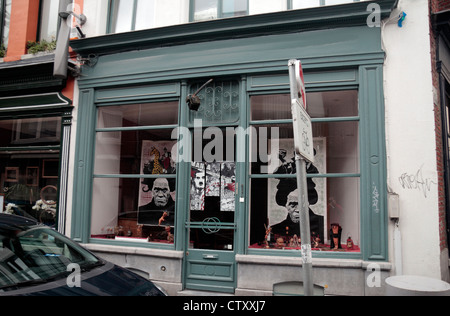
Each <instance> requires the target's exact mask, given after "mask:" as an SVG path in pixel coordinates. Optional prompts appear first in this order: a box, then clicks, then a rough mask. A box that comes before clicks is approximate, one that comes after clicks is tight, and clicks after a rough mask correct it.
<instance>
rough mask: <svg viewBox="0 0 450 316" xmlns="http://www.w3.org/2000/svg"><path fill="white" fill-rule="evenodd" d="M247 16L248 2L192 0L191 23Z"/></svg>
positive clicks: (239, 0) (236, 0)
mask: <svg viewBox="0 0 450 316" xmlns="http://www.w3.org/2000/svg"><path fill="white" fill-rule="evenodd" d="M247 14H248V0H192V1H191V21H206V20H214V19H220V18H229V17H234V16H243V15H247Z"/></svg>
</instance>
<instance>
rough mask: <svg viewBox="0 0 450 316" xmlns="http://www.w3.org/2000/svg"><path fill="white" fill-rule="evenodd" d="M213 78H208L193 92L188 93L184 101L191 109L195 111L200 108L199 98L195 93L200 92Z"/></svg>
mask: <svg viewBox="0 0 450 316" xmlns="http://www.w3.org/2000/svg"><path fill="white" fill-rule="evenodd" d="M213 81H214V79H210V80H208V82H207V83H205V84H204V85H203V86H201V87H200V89H198V90H197V91H196V92H195V93H194V94H190V95H188V96H187V98H186V103H187V105H188V107H189V109H190V110H191V111H195V112H197V111H198V110H199V108H200V105H201V102H200V98H199V97H198V96H197V94H199V93H200V91H202V90H203V89H204V88H205V87H206V86H207V85H209V84H210V83H211V82H213Z"/></svg>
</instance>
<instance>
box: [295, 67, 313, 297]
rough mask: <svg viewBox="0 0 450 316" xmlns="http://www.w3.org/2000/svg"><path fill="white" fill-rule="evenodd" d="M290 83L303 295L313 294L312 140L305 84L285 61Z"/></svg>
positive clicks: (300, 76)
mask: <svg viewBox="0 0 450 316" xmlns="http://www.w3.org/2000/svg"><path fill="white" fill-rule="evenodd" d="M289 77H290V85H291V101H292V117H293V121H294V140H295V165H296V169H297V188H298V191H299V197H298V202H299V203H298V207H299V208H300V210H299V211H300V233H301V244H302V271H303V289H304V295H305V296H313V295H314V283H313V268H312V250H311V229H310V226H309V225H310V224H309V201H308V185H307V179H306V178H307V171H306V159H308V160H309V161H311V162H313V161H314V154H313V151H314V149H313V139H312V126H311V119H310V117H309V115H308V114H307V113H306V94H305V83H304V79H303V71H302V68H301V63H300V61H298V60H290V61H289Z"/></svg>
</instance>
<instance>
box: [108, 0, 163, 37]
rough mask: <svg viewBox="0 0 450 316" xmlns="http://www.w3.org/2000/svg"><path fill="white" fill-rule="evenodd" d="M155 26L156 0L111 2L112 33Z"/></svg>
mask: <svg viewBox="0 0 450 316" xmlns="http://www.w3.org/2000/svg"><path fill="white" fill-rule="evenodd" d="M154 26H155V0H111V1H110V33H120V32H128V31H136V30H142V29H148V28H152V27H154Z"/></svg>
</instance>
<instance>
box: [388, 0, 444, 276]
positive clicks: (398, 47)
mask: <svg viewBox="0 0 450 316" xmlns="http://www.w3.org/2000/svg"><path fill="white" fill-rule="evenodd" d="M399 10H401V11H405V12H406V13H407V18H406V21H405V23H404V24H403V27H402V28H400V27H398V25H397V20H396V19H394V20H393V21H391V22H390V23H388V24H386V25H385V27H384V28H383V43H384V46H385V50H386V56H387V57H386V62H385V65H384V92H385V106H386V138H387V140H386V141H387V158H388V186H389V188H390V190H391V191H392V192H395V193H397V194H399V196H400V212H401V217H400V230H401V233H402V239H403V243H402V248H403V249H402V255H403V273H404V274H406V275H423V276H428V277H434V278H441V267H440V263H439V262H440V259H439V258H440V247H439V217H438V216H439V214H438V186H437V183H438V180H437V168H436V138H435V123H434V120H435V118H434V109H433V104H434V103H433V87H432V77H431V75H432V74H431V55H430V35H429V16H428V1H424V0H401V1H400V3H399ZM398 14H399V12H394V13H393V15H392V17H394V18H395V17H396V16H398ZM392 232H393V225H392V223H391V227H390V233H391V238H390V241H391V242H390V250H391V258H393V256H394V255H395V252H394V249H393V242H392V236H393V234H392Z"/></svg>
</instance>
